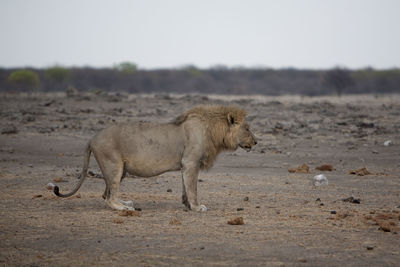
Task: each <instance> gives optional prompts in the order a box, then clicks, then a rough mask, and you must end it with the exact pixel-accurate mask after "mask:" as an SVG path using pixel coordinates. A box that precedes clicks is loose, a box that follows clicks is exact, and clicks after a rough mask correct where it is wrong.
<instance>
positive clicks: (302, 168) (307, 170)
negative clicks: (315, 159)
mask: <svg viewBox="0 0 400 267" xmlns="http://www.w3.org/2000/svg"><path fill="white" fill-rule="evenodd" d="M288 171H289V172H290V173H310V167H308V165H307V164H305V163H304V164H303V165H301V166H299V167H297V168H291V169H289V170H288Z"/></svg>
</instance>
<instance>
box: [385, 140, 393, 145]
mask: <svg viewBox="0 0 400 267" xmlns="http://www.w3.org/2000/svg"><path fill="white" fill-rule="evenodd" d="M383 145H384V146H391V145H393V142H392V140H386V141H385V142H383Z"/></svg>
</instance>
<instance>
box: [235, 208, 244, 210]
mask: <svg viewBox="0 0 400 267" xmlns="http://www.w3.org/2000/svg"><path fill="white" fill-rule="evenodd" d="M236 210H237V211H242V210H244V209H243V208H237V209H236Z"/></svg>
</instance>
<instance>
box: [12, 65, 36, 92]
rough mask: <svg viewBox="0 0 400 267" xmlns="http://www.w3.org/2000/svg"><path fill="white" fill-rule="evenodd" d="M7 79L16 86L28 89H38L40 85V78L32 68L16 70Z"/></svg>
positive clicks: (24, 89)
mask: <svg viewBox="0 0 400 267" xmlns="http://www.w3.org/2000/svg"><path fill="white" fill-rule="evenodd" d="M7 81H8V82H9V83H10V84H12V85H13V86H14V87H15V88H17V89H20V90H23V91H26V90H36V89H37V88H38V87H39V85H40V79H39V76H38V75H37V73H36V72H34V71H32V70H16V71H13V72H12V73H11V74H10V75H9V76H8V78H7Z"/></svg>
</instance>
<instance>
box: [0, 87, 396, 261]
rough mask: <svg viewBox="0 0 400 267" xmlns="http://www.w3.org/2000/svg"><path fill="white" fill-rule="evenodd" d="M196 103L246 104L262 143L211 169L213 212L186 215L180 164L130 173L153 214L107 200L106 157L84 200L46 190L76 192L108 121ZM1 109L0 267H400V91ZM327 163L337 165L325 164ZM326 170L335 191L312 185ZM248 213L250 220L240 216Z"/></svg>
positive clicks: (207, 189)
mask: <svg viewBox="0 0 400 267" xmlns="http://www.w3.org/2000/svg"><path fill="white" fill-rule="evenodd" d="M197 104H235V105H238V106H241V107H243V108H245V109H247V110H248V113H249V115H248V121H249V122H250V124H251V126H252V129H253V132H254V133H255V135H256V137H257V138H258V139H259V142H258V145H257V146H255V147H254V148H253V150H252V151H251V152H249V153H247V152H245V151H244V150H240V149H239V150H237V151H235V152H226V153H223V154H221V155H220V156H219V158H218V160H217V162H216V164H215V166H214V168H213V169H212V170H210V171H209V172H203V173H201V174H200V177H199V178H200V180H199V189H198V190H199V199H200V203H202V204H205V205H206V206H207V207H208V209H209V210H208V211H207V212H205V213H197V212H187V211H184V209H183V205H182V204H181V177H180V173H178V172H171V173H166V174H163V175H161V176H159V177H154V178H147V179H143V178H134V177H128V178H126V179H124V180H123V182H122V185H121V189H120V196H121V198H123V199H126V200H128V199H132V200H134V201H135V207H136V208H140V209H141V211H140V212H138V213H136V214H132V215H131V216H122V215H124V214H121V213H120V212H118V211H114V210H111V209H109V208H108V207H107V206H106V204H105V202H104V201H103V199H102V198H101V195H102V193H103V190H104V188H105V183H104V180H103V179H102V176H101V172H100V170H99V168H98V166H97V164H96V162H95V160H94V158H92V159H91V167H90V176H89V177H88V179H87V180H86V181H85V183H84V184H83V186H82V188H81V189H80V191H79V192H78V194H77V195H75V196H72V197H70V198H67V199H61V198H58V197H56V196H54V195H53V193H52V191H50V190H47V189H46V185H47V184H48V183H54V184H57V185H58V186H60V189H61V191H62V192H66V191H69V190H70V189H72V187H73V186H74V185H75V183H76V182H77V177H78V174H79V172H80V171H81V166H82V164H83V148H84V145H85V144H86V142H87V141H88V140H89V139H90V138H91V136H93V135H94V134H95V133H96V132H98V131H99V130H100V129H102V128H105V127H107V126H108V125H111V124H112V123H114V122H125V121H132V120H149V121H159V122H167V121H170V120H172V119H173V118H175V117H176V116H177V115H179V114H180V113H182V112H183V111H184V110H186V109H188V108H191V107H192V106H194V105H197ZM0 116H1V117H0V130H1V135H0V190H1V191H0V212H1V216H0V265H1V266H47V265H55V266H98V265H100V266H101V265H107V266H111V265H112V266H123V265H127V266H153V265H157V266H158V265H178V266H203V265H213V266H220V265H221V266H232V265H243V266H257V265H262V266H293V265H296V266H302V265H309V266H322V265H327V266H396V265H397V266H398V265H399V263H400V174H399V169H400V97H399V96H385V97H382V96H381V97H374V96H343V97H342V98H337V97H314V98H309V97H286V96H281V97H265V96H264V97H262V96H252V97H237V96H199V95H197V96H196V95H125V94H94V93H92V94H85V95H79V94H78V95H73V96H70V97H67V96H66V95H65V94H63V93H60V94H30V95H17V94H5V93H3V94H1V95H0ZM385 142H386V143H385ZM303 164H306V165H307V166H306V165H304V166H303V168H298V167H299V166H301V165H303ZM323 164H329V165H331V166H325V168H326V169H332V170H331V171H320V170H317V169H316V167H319V166H321V165H323ZM307 167H308V168H307ZM364 167H365V168H366V170H364V171H360V172H358V174H359V175H357V174H350V172H351V171H356V170H359V169H361V168H364ZM289 169H293V170H291V171H292V172H289V171H288V170H289ZM318 174H324V175H325V176H326V177H327V179H328V181H329V185H322V186H313V184H312V178H313V177H314V176H315V175H318ZM344 200H346V201H344ZM125 215H126V214H125ZM238 217H242V218H243V222H244V224H243V225H231V224H228V221H230V220H233V219H235V218H238ZM237 221H240V220H237Z"/></svg>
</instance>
